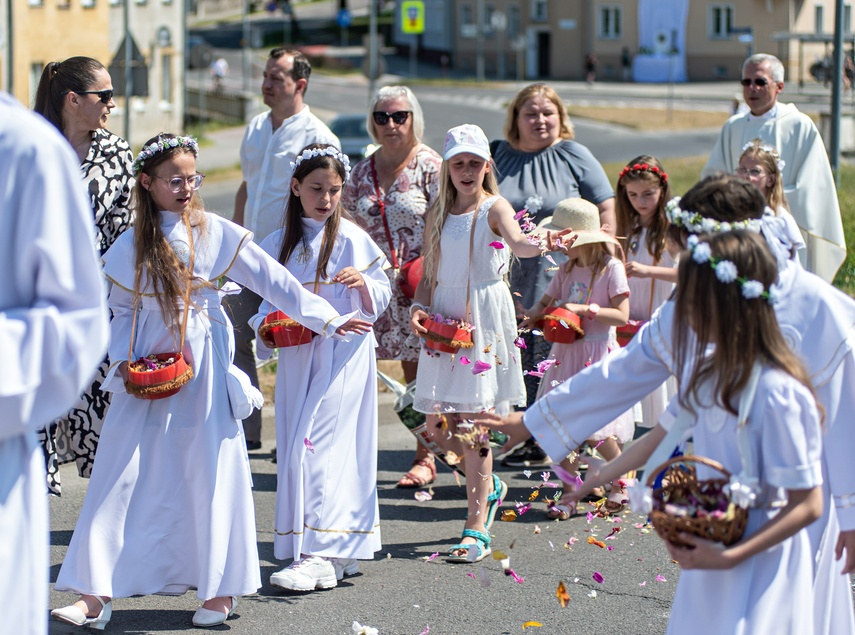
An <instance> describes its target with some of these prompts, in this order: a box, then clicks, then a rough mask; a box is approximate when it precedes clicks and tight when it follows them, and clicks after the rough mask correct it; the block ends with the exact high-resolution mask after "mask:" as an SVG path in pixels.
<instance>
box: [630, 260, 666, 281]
mask: <svg viewBox="0 0 855 635" xmlns="http://www.w3.org/2000/svg"><path fill="white" fill-rule="evenodd" d="M626 277H627V278H655V279H656V280H661V281H662V282H670V283H671V284H676V282H677V268H676V267H660V266H658V265H657V266H655V267H654V266H653V265H643V264H641V263H640V262H628V263H626Z"/></svg>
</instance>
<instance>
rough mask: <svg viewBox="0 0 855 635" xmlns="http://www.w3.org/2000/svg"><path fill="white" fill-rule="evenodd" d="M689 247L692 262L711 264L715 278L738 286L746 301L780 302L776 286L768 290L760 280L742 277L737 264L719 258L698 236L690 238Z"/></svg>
mask: <svg viewBox="0 0 855 635" xmlns="http://www.w3.org/2000/svg"><path fill="white" fill-rule="evenodd" d="M688 245H689V249H690V250H691V251H692V260H694V261H695V262H696V263H698V264H699V265H702V264H704V263H709V265H710V267H712V268H713V270H714V271H715V277H716V278H717V279H718V281H719V282H722V283H724V284H730V283H731V282H735V283H736V284H738V285H739V287H740V290H741V291H742V297H743V298H745V299H746V300H756V299H757V298H763V299H764V300H766V302H768V303H769V304H772V305H774V304H776V303H777V302H778V299H779V297H778V290H777V289H776V288H775V287H774V286H771V287H769V289H768V290H767V289H766V287H764V286H763V283H762V282H760V281H759V280H751V279H749V278H746V277H745V276H740V275H739V271H737V269H736V265H735V264H733V263H732V262H731V261H730V260H724V259H722V258H719V257H718V256H716V255H714V254H713V253H712V248H711V247H710V244H709V243H706V242H702V241H701V240H700V239H698V237H697V236H689V240H688Z"/></svg>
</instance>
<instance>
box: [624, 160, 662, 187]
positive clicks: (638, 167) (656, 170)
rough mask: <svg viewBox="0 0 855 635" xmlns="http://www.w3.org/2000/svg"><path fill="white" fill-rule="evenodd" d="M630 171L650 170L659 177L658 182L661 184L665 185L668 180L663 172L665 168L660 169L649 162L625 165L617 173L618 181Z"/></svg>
mask: <svg viewBox="0 0 855 635" xmlns="http://www.w3.org/2000/svg"><path fill="white" fill-rule="evenodd" d="M630 172H652V173H653V174H655V175H656V176H658V177H659V182H660V183H661V184H662V185H665V184H666V183H667V182H668V174H666V173H665V170H660V169H659V168H657V167H656V166H655V165H650V164H649V163H635V164H634V165H628V166H626V167H625V168H624V169H623V170H621V171H620V174H619V175H618V183H620V182H621V181H622V180H623V177H625V176H626V175H627V174H629V173H630Z"/></svg>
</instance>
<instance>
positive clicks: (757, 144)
mask: <svg viewBox="0 0 855 635" xmlns="http://www.w3.org/2000/svg"><path fill="white" fill-rule="evenodd" d="M743 158H752V159H756V160H757V162H758V163H759V164H760V165H762V166H763V167H764V168H765V170H766V172H768V173H769V176H771V177H772V178H773V179H774V181H773V183H772V187H770V188H769V193H768V194H766V193H765V192H763V197H764V198H765V199H766V204H767V205H768V206H769V207H771V208H772V209H773V210H775V213H776V214H777V213H778V208H779V207H783V208H784V209H786V210H787V211H789V209H790V206H789V205H788V204H787V197H786V196H784V179H783V175H782V174H781V170H780V167H779V164H778V162H779V161H780V160H781V155H780V153H779V152H778V149H777V148H775V147H774V146H771V145H769V144H768V143H764V142H763V140H762V139H752V140H751V142H750V143H749V144H748V146H747V147H746V148H745V150H743V151H742V154H740V155H739V161H742V159H743Z"/></svg>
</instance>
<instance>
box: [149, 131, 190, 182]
mask: <svg viewBox="0 0 855 635" xmlns="http://www.w3.org/2000/svg"><path fill="white" fill-rule="evenodd" d="M172 148H187V149H189V150H191V151H192V152H193V155H194V156H197V157H198V156H199V144H198V143H197V142H196V140H195V139H194V138H193V137H172V138H168V139H165V138H163V137H158V138H157V141H153V142H152V143H150V144H148V145H147V146H143V149H142V150H140V153H139V154H138V155H137V158H136V161H134V176H137V175H139V173H140V172H142V169H143V166H144V165H145V162H146V161H148V160H149V159H150V158H152V157H153V156H155V155H156V154H160V153H161V152H164V151H166V150H171V149H172Z"/></svg>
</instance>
